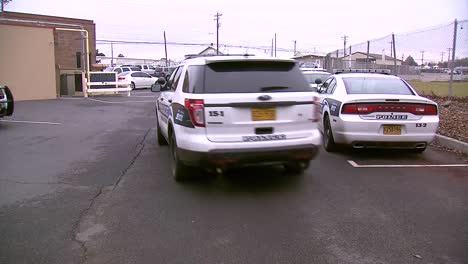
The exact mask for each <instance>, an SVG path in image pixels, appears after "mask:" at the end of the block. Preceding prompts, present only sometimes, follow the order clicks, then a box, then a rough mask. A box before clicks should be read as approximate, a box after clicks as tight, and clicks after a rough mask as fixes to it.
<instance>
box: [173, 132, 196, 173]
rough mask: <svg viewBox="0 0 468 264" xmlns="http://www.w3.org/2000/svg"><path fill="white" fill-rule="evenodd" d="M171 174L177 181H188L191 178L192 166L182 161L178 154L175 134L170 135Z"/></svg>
mask: <svg viewBox="0 0 468 264" xmlns="http://www.w3.org/2000/svg"><path fill="white" fill-rule="evenodd" d="M169 148H170V155H171V157H170V158H171V159H170V160H171V174H172V177H174V179H175V180H176V181H186V180H188V179H190V178H191V172H190V168H189V167H188V166H186V165H185V164H183V163H182V161H181V160H180V159H179V155H178V154H177V141H176V137H175V135H172V136H171V137H170V144H169Z"/></svg>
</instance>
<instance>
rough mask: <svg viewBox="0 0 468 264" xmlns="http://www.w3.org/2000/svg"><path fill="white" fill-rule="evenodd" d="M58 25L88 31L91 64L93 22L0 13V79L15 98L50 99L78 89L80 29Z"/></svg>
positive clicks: (83, 65) (81, 68)
mask: <svg viewBox="0 0 468 264" xmlns="http://www.w3.org/2000/svg"><path fill="white" fill-rule="evenodd" d="M58 28H66V29H73V30H75V29H78V30H81V29H84V30H86V31H88V38H89V40H88V41H89V61H90V65H93V64H95V62H96V25H95V24H94V22H93V21H92V20H84V19H75V18H65V17H55V16H44V15H36V14H25V13H16V12H1V13H0V39H2V46H3V48H2V47H0V57H1V58H2V64H1V65H0V83H3V84H6V85H8V86H10V87H11V89H12V91H13V93H14V94H15V98H16V99H18V100H32V99H50V98H56V97H57V96H60V95H74V94H75V92H78V93H79V92H81V91H82V79H81V73H82V72H84V71H85V70H86V59H85V56H86V55H85V54H86V41H85V39H84V33H83V32H75V31H63V30H60V29H58ZM28 73H31V74H30V76H28V78H26V79H25V78H24V76H25V75H24V74H28ZM51 79H52V80H53V81H51ZM52 82H53V83H54V84H53V85H51V83H52ZM31 83H34V86H35V88H34V89H33V88H31ZM38 86H39V87H38Z"/></svg>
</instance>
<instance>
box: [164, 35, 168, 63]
mask: <svg viewBox="0 0 468 264" xmlns="http://www.w3.org/2000/svg"><path fill="white" fill-rule="evenodd" d="M164 52H165V53H166V67H167V66H168V65H167V63H168V62H167V43H166V31H164Z"/></svg>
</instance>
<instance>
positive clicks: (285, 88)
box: [193, 61, 310, 93]
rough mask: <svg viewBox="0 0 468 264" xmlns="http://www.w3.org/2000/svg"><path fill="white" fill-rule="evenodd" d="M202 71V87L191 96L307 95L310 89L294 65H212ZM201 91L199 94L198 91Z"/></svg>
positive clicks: (229, 63)
mask: <svg viewBox="0 0 468 264" xmlns="http://www.w3.org/2000/svg"><path fill="white" fill-rule="evenodd" d="M204 68H205V83H204V85H199V86H197V87H195V89H193V92H194V93H262V92H309V91H310V88H309V85H308V84H307V82H306V81H305V79H304V77H303V76H302V73H301V71H300V70H299V68H298V67H297V66H296V64H295V63H294V62H289V61H230V62H214V63H210V64H208V65H207V67H204ZM202 89H203V90H202Z"/></svg>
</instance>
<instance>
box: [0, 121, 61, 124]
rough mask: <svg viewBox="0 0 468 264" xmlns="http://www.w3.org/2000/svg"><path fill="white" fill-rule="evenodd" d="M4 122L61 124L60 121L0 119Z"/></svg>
mask: <svg viewBox="0 0 468 264" xmlns="http://www.w3.org/2000/svg"><path fill="white" fill-rule="evenodd" d="M0 122H5V123H26V124H41V125H61V124H62V123H55V122H44V121H26V120H0Z"/></svg>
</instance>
